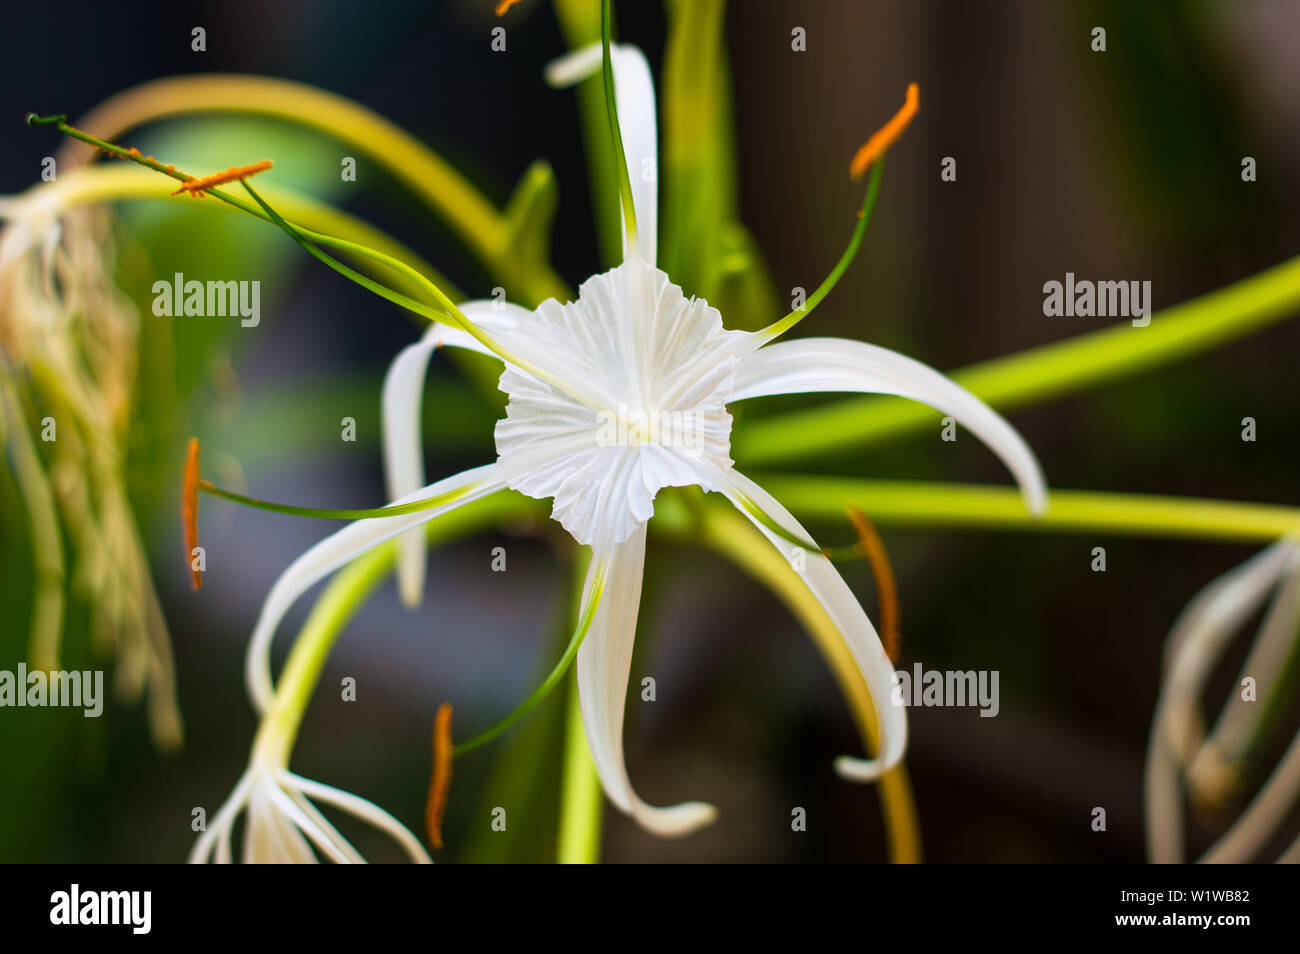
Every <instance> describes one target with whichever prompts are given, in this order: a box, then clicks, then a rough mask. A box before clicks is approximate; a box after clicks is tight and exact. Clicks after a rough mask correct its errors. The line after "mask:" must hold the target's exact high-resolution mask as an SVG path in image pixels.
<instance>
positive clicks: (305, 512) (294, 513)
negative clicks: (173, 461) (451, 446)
mask: <svg viewBox="0 0 1300 954" xmlns="http://www.w3.org/2000/svg"><path fill="white" fill-rule="evenodd" d="M473 489H474V487H473V485H469V486H465V487H458V488H457V489H455V490H449V491H447V492H446V493H441V494H435V495H434V496H432V497H425V498H424V499H423V500H415V501H412V502H411V503H406V504H394V505H391V506H388V507H368V508H363V509H354V510H328V509H325V508H322V507H297V506H294V505H293V504H281V503H273V502H272V501H270V500H262V499H260V498H258V497H246V496H244V495H243V494H237V493H235V492H234V491H233V490H224V489H222V488H221V487H217V486H214V485H213V484H210V483H208V481H206V480H201V481H199V490H201V491H203V492H204V493H207V494H211V495H212V496H213V497H220V498H221V499H223V500H229V501H231V502H232V503H237V504H242V505H243V506H245V507H252V508H254V509H255V510H266V511H269V512H271V513H282V514H285V515H287V516H290V517H316V518H319V519H323V520H367V519H372V518H380V517H400V516H402V515H403V514H408V513H419V512H420V511H421V510H432V509H433V508H434V507H441V506H443V505H445V504H448V503H451V502H452V501H454V500H456V499H457V498H459V497H463V496H465V495H466V494H467V493H469V492H470V491H471V490H473Z"/></svg>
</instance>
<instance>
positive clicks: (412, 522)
mask: <svg viewBox="0 0 1300 954" xmlns="http://www.w3.org/2000/svg"><path fill="white" fill-rule="evenodd" d="M504 486H505V477H504V474H503V472H502V471H501V469H500V468H499V467H498V466H497V465H495V464H489V465H487V466H485V467H475V468H473V469H471V470H466V471H463V472H461V473H459V474H456V475H455V476H452V477H448V478H446V479H444V480H440V481H437V482H435V483H432V484H430V485H429V486H428V487H425V488H423V489H421V490H419V491H417V492H416V493H413V494H408V495H407V496H405V497H403V498H400V499H398V500H395V501H393V503H395V504H404V503H413V502H415V501H417V500H427V499H431V498H434V497H441V496H444V495H445V496H446V501H445V502H444V503H442V504H440V505H438V506H432V507H430V508H429V509H427V510H417V511H415V512H414V513H408V514H402V515H400V516H396V517H374V518H370V519H366V520H357V521H354V522H353V523H350V524H348V525H347V526H346V527H344V528H343V529H342V530H339V531H337V532H336V533H334V534H332V535H331V536H328V537H326V538H325V539H324V540H322V541H320V543H317V544H316V545H315V546H313V547H312V548H311V549H310V550H308V551H307V552H306V553H304V554H303V555H302V556H300V557H298V559H296V560H295V561H294V562H293V563H292V564H290V566H289V568H288V569H287V570H285V571H284V573H282V574H281V575H280V578H279V579H278V580H276V582H275V586H273V587H272V588H271V592H270V593H269V594H268V595H267V597H266V602H264V603H263V604H262V612H261V615H259V616H258V619H257V625H256V626H255V627H254V628H253V638H252V640H251V641H250V642H249V645H248V656H247V660H246V666H245V676H246V678H247V680H248V691H249V694H250V695H251V696H252V698H253V704H254V705H255V706H256V708H257V711H258V712H259V713H265V712H266V710H267V709H268V708H269V707H270V704H271V700H272V697H273V695H274V690H273V688H272V680H271V659H270V649H271V639H272V637H273V636H274V635H275V628H276V626H277V625H278V624H279V622H280V620H281V619H282V618H283V617H284V614H285V613H286V612H288V610H289V607H290V606H292V605H293V603H294V601H295V600H297V598H298V597H299V596H301V595H302V594H303V593H304V592H306V591H307V590H308V589H310V588H311V586H312V585H313V584H314V583H316V581H318V580H319V579H321V578H322V577H323V576H325V575H326V574H327V573H329V572H331V571H332V570H335V569H337V568H338V567H340V566H342V565H343V564H345V563H347V562H348V561H349V560H353V559H355V558H356V557H358V556H360V555H361V554H363V553H365V552H366V551H367V550H370V549H372V548H373V547H376V546H378V545H379V544H381V543H383V542H384V541H385V540H388V539H389V538H391V537H394V536H396V535H397V534H399V533H401V532H402V531H403V530H409V529H411V528H412V527H418V526H420V525H422V524H425V523H428V522H429V521H430V520H432V519H434V518H435V517H437V516H440V515H441V514H444V513H446V512H448V511H449V510H451V509H453V508H455V507H459V506H461V505H462V504H467V503H469V502H470V501H471V500H477V499H478V498H480V497H485V496H487V495H488V494H490V493H494V492H495V491H497V490H500V489H502V488H503V487H504Z"/></svg>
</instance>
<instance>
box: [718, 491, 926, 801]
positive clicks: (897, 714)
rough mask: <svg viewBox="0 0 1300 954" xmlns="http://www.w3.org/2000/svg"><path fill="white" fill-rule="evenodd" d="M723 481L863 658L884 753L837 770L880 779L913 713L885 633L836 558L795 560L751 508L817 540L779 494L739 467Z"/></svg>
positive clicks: (901, 747)
mask: <svg viewBox="0 0 1300 954" xmlns="http://www.w3.org/2000/svg"><path fill="white" fill-rule="evenodd" d="M719 481H720V482H724V486H725V489H724V490H723V493H725V494H726V495H727V497H728V498H729V499H730V500H731V502H732V503H733V504H735V505H736V508H737V509H738V510H739V511H740V512H741V513H743V514H744V515H745V516H746V517H748V518H749V521H750V522H751V523H753V524H754V526H755V527H757V528H758V529H759V530H760V531H761V532H762V534H763V535H764V536H765V537H767V538H768V540H770V541H771V543H772V545H773V546H774V547H776V548H777V550H779V551H780V552H781V553H782V554H783V555H784V556H785V557H786V558H787V559H788V560H790V564H791V568H792V569H793V570H794V571H795V572H796V573H798V574H799V576H800V577H801V578H802V579H803V581H804V583H805V584H806V585H807V586H808V589H809V591H810V592H811V593H812V594H813V596H815V597H816V598H817V601H818V602H819V603H821V605H822V608H823V609H825V610H826V613H827V615H828V616H830V618H831V622H832V623H834V625H835V628H836V629H837V630H839V632H840V636H841V637H843V639H844V644H845V645H846V646H847V647H848V649H849V652H850V653H851V654H852V655H853V659H854V660H855V661H856V662H857V664H858V671H859V672H861V673H862V678H863V679H864V680H865V681H866V684H867V688H868V689H869V690H870V692H871V701H872V704H873V705H874V706H875V709H876V721H877V723H878V724H879V726H880V753H879V754H878V755H877V756H876V757H875V758H874V759H855V758H850V757H848V756H841V757H840V758H838V759H836V760H835V770H836V771H837V772H839V773H840V775H841V776H843V777H844V778H847V779H851V780H853V781H855V782H870V781H873V780H875V779H877V778H879V777H880V776H881V775H882V774H884V773H885V772H887V771H888V770H889V769H891V768H893V767H894V766H895V765H896V764H898V762H899V761H900V760H901V759H902V758H903V753H904V751H906V749H907V713H906V711H905V708H904V707H903V706H901V705H895V704H894V698H893V688H894V666H893V663H891V662H890V661H889V656H887V655H886V654H885V647H884V646H883V645H882V644H881V642H880V637H879V636H878V635H876V628H875V627H874V626H872V625H871V620H870V619H869V618H868V617H867V614H866V611H864V610H863V609H862V604H861V603H859V602H858V598H857V597H856V596H854V595H853V591H852V590H851V589H849V585H848V584H847V583H845V582H844V579H843V578H842V577H841V576H840V575H839V573H838V572H837V571H836V569H835V567H834V566H833V565H832V564H831V561H830V560H828V559H826V557H824V556H822V554H821V553H818V552H814V551H807V550H805V551H804V552H803V553H802V558H801V559H799V560H795V559H793V556H794V552H793V551H794V549H795V546H796V545H795V544H794V543H792V542H790V541H788V540H785V539H783V538H782V537H781V536H780V535H779V534H777V533H776V532H775V531H774V530H772V529H771V528H770V527H768V526H765V525H764V522H763V521H762V520H760V519H758V517H757V516H755V514H754V513H752V512H751V506H756V507H758V509H759V510H761V511H762V513H763V515H764V516H765V517H766V519H767V520H769V521H771V522H772V523H774V524H776V525H777V526H779V527H780V528H781V529H782V530H784V531H785V532H786V533H788V534H790V535H791V536H793V537H795V538H796V539H800V540H806V541H808V542H810V543H811V542H813V540H812V537H811V536H809V534H808V531H807V530H805V529H804V528H803V527H802V526H801V525H800V524H799V521H798V520H796V519H795V518H794V516H793V515H792V514H791V513H790V512H789V511H788V510H786V509H785V508H784V507H783V506H781V504H780V503H779V502H778V501H777V500H776V498H775V497H773V496H772V495H771V494H769V493H768V492H767V491H766V490H764V489H763V488H762V487H760V486H759V485H758V484H756V483H754V481H752V480H750V479H749V478H748V477H746V476H745V475H744V474H741V473H739V472H737V471H734V470H732V471H727V472H726V473H725V474H721V475H719Z"/></svg>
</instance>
